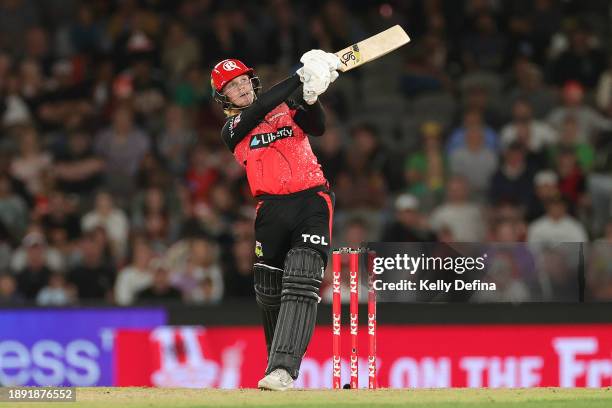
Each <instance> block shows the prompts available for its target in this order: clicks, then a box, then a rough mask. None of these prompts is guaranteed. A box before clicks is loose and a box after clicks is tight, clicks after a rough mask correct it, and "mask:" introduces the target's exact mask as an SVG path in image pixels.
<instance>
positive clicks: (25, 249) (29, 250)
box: [10, 226, 65, 273]
mask: <svg viewBox="0 0 612 408" xmlns="http://www.w3.org/2000/svg"><path fill="white" fill-rule="evenodd" d="M39 257H42V259H43V261H42V262H43V264H44V266H45V267H46V268H47V269H49V270H50V271H62V270H64V265H65V259H64V258H63V257H62V254H61V253H60V252H59V251H58V250H57V249H55V248H53V247H50V246H48V245H47V240H46V239H45V235H44V234H43V233H42V230H40V229H39V228H38V226H32V227H30V229H29V232H28V233H27V234H26V235H25V236H24V237H23V240H22V241H21V246H20V247H19V248H17V249H16V250H15V252H13V256H12V257H11V266H10V267H11V270H12V271H13V272H16V273H21V272H22V271H24V270H25V269H27V268H30V264H31V263H32V262H34V263H35V264H36V265H38V263H39V261H40V258H39Z"/></svg>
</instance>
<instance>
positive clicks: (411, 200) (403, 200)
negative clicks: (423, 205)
mask: <svg viewBox="0 0 612 408" xmlns="http://www.w3.org/2000/svg"><path fill="white" fill-rule="evenodd" d="M418 208H419V200H418V199H417V198H416V197H415V196H413V195H412V194H407V193H405V194H400V195H399V196H398V197H397V198H396V199H395V209H396V210H398V211H404V210H417V209H418Z"/></svg>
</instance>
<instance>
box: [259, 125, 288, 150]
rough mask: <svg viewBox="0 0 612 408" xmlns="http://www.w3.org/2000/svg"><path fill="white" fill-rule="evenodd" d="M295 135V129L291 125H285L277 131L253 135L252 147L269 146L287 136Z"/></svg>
mask: <svg viewBox="0 0 612 408" xmlns="http://www.w3.org/2000/svg"><path fill="white" fill-rule="evenodd" d="M291 136H293V129H292V128H291V126H283V127H282V128H279V129H278V130H277V131H276V132H269V133H258V134H256V135H253V137H252V138H251V144H250V146H251V149H259V148H261V147H267V146H268V145H269V144H270V143H272V142H274V141H275V140H278V139H284V138H286V137H291Z"/></svg>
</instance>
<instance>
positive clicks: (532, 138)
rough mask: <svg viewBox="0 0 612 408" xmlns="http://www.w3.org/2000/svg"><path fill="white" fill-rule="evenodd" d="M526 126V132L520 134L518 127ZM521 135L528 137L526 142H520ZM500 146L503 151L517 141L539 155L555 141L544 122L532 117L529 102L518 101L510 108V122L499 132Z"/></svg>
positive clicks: (550, 129) (555, 137) (552, 132)
mask: <svg viewBox="0 0 612 408" xmlns="http://www.w3.org/2000/svg"><path fill="white" fill-rule="evenodd" d="M522 126H527V127H528V132H527V133H521V132H520V130H519V129H520V127H522ZM521 134H526V135H528V136H529V138H528V139H527V140H521V139H520V136H521ZM500 135H501V144H502V147H503V148H504V149H505V148H507V147H508V146H510V145H511V144H512V143H514V142H516V141H519V142H521V144H523V146H524V147H526V148H527V149H528V150H529V151H530V152H532V153H541V152H542V151H543V150H544V149H545V148H547V147H548V146H551V145H553V144H554V143H556V141H557V135H556V133H555V131H554V130H553V129H552V128H551V127H550V126H549V125H548V124H547V123H545V122H541V121H539V120H537V119H534V117H533V111H532V108H531V105H530V104H529V102H527V101H526V100H523V99H518V100H516V101H515V102H514V105H513V108H512V122H510V123H508V124H507V125H506V126H504V128H503V129H502V130H501V133H500Z"/></svg>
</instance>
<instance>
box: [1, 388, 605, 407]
mask: <svg viewBox="0 0 612 408" xmlns="http://www.w3.org/2000/svg"><path fill="white" fill-rule="evenodd" d="M5 406H7V407H8V406H11V407H17V408H26V407H32V408H40V407H43V406H45V407H47V406H49V407H51V408H60V407H68V408H82V407H92V408H98V407H99V408H107V407H111V408H124V407H125V408H157V407H177V408H186V407H192V408H195V407H300V408H302V407H333V408H341V407H371V406H381V407H411V408H414V407H427V408H468V407H476V408H484V407H504V408H506V407H507V408H515V407H516V408H518V407H521V408H523V407H528V408H544V407H551V408H566V407H567V408H582V407H585V408H586V407H588V408H604V407H612V387H608V388H601V389H562V388H534V389H495V390H493V389H426V390H392V389H382V390H376V391H368V390H359V391H351V390H337V391H331V390H321V391H318V390H316V391H311V390H293V391H287V392H282V393H280V392H269V391H268V392H263V391H258V390H252V389H248V390H247V389H244V390H213V389H201V390H198V389H178V388H79V389H77V402H76V403H74V402H71V403H18V404H15V403H10V404H9V403H0V407H5Z"/></svg>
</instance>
